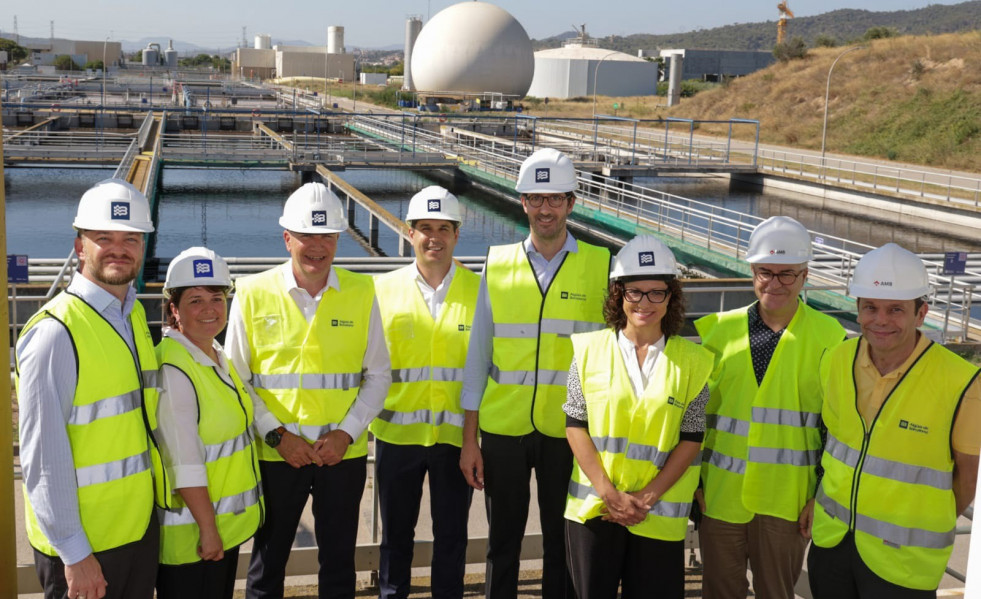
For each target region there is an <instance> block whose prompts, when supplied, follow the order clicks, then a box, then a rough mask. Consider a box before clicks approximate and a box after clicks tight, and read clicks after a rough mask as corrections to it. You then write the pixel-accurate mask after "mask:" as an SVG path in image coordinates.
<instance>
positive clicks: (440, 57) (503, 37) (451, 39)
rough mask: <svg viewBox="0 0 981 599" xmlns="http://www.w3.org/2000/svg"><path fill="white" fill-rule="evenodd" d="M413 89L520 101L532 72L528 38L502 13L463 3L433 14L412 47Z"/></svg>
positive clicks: (485, 5) (484, 5) (483, 5)
mask: <svg viewBox="0 0 981 599" xmlns="http://www.w3.org/2000/svg"><path fill="white" fill-rule="evenodd" d="M411 68H412V82H413V85H414V86H415V88H416V89H417V90H420V91H428V92H436V91H447V92H450V91H452V92H468V93H485V92H493V93H501V94H505V95H510V96H518V97H523V96H524V95H525V94H526V93H527V92H528V88H529V87H530V86H531V79H532V75H534V73H535V55H534V52H533V51H532V47H531V40H530V39H529V38H528V33H527V32H526V31H525V28H524V27H522V26H521V23H519V22H518V21H517V20H516V19H515V18H514V17H513V16H511V15H510V14H509V13H508V12H507V11H506V10H504V9H503V8H501V7H499V6H496V5H494V4H490V3H487V2H461V3H459V4H454V5H453V6H450V7H448V8H445V9H443V10H442V11H440V12H439V13H437V14H436V16H434V17H433V18H432V19H431V20H430V21H429V22H428V23H426V25H425V26H424V27H423V28H422V31H421V32H419V37H418V39H416V43H415V46H414V47H413V48H412V65H411Z"/></svg>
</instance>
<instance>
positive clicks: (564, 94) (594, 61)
mask: <svg viewBox="0 0 981 599" xmlns="http://www.w3.org/2000/svg"><path fill="white" fill-rule="evenodd" d="M657 77H658V68H657V64H656V63H653V62H649V61H646V60H644V59H643V58H638V57H636V56H631V55H629V54H625V53H623V52H617V51H615V50H608V49H605V48H600V47H598V46H597V45H596V41H595V40H594V39H591V38H589V37H588V36H586V35H585V32H583V34H582V35H581V36H580V37H578V38H574V39H573V40H571V41H569V42H566V44H565V45H564V46H563V47H561V48H553V49H551V50H540V51H538V52H535V77H534V79H532V81H531V87H530V88H529V89H528V95H529V96H535V97H536V98H575V97H578V96H591V95H593V94H598V95H601V96H614V97H616V96H649V95H654V94H655V93H657Z"/></svg>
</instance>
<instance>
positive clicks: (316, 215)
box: [310, 210, 327, 226]
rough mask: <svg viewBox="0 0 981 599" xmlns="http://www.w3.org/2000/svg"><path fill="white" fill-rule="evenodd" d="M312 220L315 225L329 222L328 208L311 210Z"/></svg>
mask: <svg viewBox="0 0 981 599" xmlns="http://www.w3.org/2000/svg"><path fill="white" fill-rule="evenodd" d="M310 222H312V223H313V224H315V225H321V226H323V225H326V224H327V211H326V210H311V211H310Z"/></svg>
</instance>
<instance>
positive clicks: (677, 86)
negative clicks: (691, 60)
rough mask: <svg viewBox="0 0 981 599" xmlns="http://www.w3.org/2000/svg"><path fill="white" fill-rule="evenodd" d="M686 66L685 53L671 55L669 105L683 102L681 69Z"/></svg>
mask: <svg viewBox="0 0 981 599" xmlns="http://www.w3.org/2000/svg"><path fill="white" fill-rule="evenodd" d="M684 67H685V55H684V54H682V53H680V52H679V53H677V54H672V55H671V73H670V74H669V75H668V106H674V105H675V104H677V103H679V102H681V71H682V69H684Z"/></svg>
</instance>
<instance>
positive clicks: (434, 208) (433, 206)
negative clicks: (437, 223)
mask: <svg viewBox="0 0 981 599" xmlns="http://www.w3.org/2000/svg"><path fill="white" fill-rule="evenodd" d="M441 206H442V202H440V201H439V200H429V201H428V202H426V210H428V211H429V212H439V211H440V210H442V208H441Z"/></svg>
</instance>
